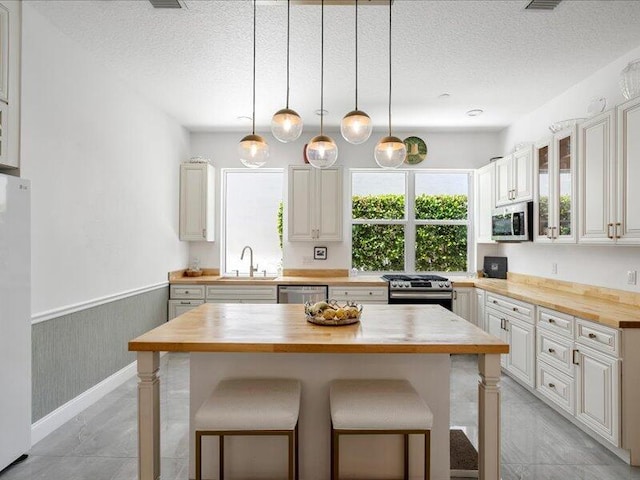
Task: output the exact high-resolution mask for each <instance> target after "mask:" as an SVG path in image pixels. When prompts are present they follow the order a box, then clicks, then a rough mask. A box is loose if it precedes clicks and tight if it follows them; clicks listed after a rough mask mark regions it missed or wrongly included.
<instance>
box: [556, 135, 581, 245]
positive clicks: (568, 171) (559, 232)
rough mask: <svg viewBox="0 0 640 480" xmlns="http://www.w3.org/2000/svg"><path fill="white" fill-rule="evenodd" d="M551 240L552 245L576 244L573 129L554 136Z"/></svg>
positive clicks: (574, 143) (574, 141) (574, 139)
mask: <svg viewBox="0 0 640 480" xmlns="http://www.w3.org/2000/svg"><path fill="white" fill-rule="evenodd" d="M553 152H554V154H555V155H554V159H553V162H552V163H553V175H552V176H551V178H552V179H553V183H554V185H553V187H552V188H551V194H552V197H551V198H553V210H552V213H551V218H552V222H553V223H552V228H553V232H552V237H553V241H554V242H555V243H575V241H576V219H575V212H576V206H575V205H576V158H577V157H576V128H575V127H572V128H570V129H568V130H566V131H564V132H560V133H559V134H557V135H556V136H555V137H554V149H553Z"/></svg>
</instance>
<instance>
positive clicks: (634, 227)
mask: <svg viewBox="0 0 640 480" xmlns="http://www.w3.org/2000/svg"><path fill="white" fill-rule="evenodd" d="M579 140H580V164H579V172H580V222H579V229H580V234H579V241H580V243H596V244H602V243H605V244H613V243H617V244H626V245H638V244H640V209H638V205H640V190H639V189H638V185H639V184H640V98H635V99H632V100H630V101H629V102H626V103H623V104H622V105H619V106H618V107H617V108H616V109H615V110H610V111H608V112H605V113H603V114H601V115H598V116H597V117H594V118H592V119H590V120H588V121H586V122H585V123H583V124H582V125H581V126H580V129H579Z"/></svg>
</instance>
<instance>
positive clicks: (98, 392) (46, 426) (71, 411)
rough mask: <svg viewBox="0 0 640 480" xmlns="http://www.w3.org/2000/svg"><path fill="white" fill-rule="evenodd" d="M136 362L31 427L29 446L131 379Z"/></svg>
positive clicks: (134, 373) (134, 371)
mask: <svg viewBox="0 0 640 480" xmlns="http://www.w3.org/2000/svg"><path fill="white" fill-rule="evenodd" d="M136 373H137V372H136V362H133V363H130V364H129V365H127V366H126V367H124V368H123V369H121V370H118V371H117V372H116V373H114V374H113V375H111V376H110V377H107V378H105V379H104V380H103V381H101V382H100V383H98V384H96V385H94V386H93V387H91V388H90V389H89V390H86V391H84V392H82V393H81V394H80V395H78V396H77V397H75V398H73V399H71V400H69V401H68V402H67V403H65V404H64V405H62V406H60V407H58V408H56V409H55V410H54V411H53V412H51V413H49V414H48V415H46V416H44V417H42V418H41V419H40V420H38V421H37V422H36V423H34V424H32V425H31V446H33V445H35V444H36V443H38V442H39V441H40V440H42V439H43V438H44V437H46V436H47V435H49V434H50V433H51V432H53V431H54V430H56V429H57V428H59V427H61V426H62V425H63V424H64V423H66V422H68V421H69V420H71V419H72V418H74V417H75V416H76V415H78V414H79V413H81V412H82V411H83V410H85V409H86V408H88V407H90V406H91V405H93V404H94V403H96V402H97V401H98V400H100V399H101V398H102V397H104V396H105V395H106V394H108V393H110V392H112V391H113V390H115V389H116V388H118V387H119V386H120V385H122V384H123V383H124V382H126V381H127V380H129V379H130V378H131V377H133V376H135V375H136Z"/></svg>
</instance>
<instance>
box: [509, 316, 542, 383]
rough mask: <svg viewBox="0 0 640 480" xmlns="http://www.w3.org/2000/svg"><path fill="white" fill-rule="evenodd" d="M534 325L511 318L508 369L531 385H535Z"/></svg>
mask: <svg viewBox="0 0 640 480" xmlns="http://www.w3.org/2000/svg"><path fill="white" fill-rule="evenodd" d="M533 331H534V327H533V325H530V324H528V323H526V322H522V321H520V320H516V319H515V318H509V319H508V321H507V332H508V337H509V361H508V364H507V370H508V371H509V372H510V373H511V374H512V375H514V376H516V377H518V378H519V379H520V380H522V381H523V382H525V383H526V384H527V385H529V386H530V387H532V388H533V387H535V364H536V360H535V335H534V333H533Z"/></svg>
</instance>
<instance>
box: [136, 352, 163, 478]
mask: <svg viewBox="0 0 640 480" xmlns="http://www.w3.org/2000/svg"><path fill="white" fill-rule="evenodd" d="M159 367H160V354H159V352H138V378H139V382H138V479H139V480H158V479H159V478H160V379H159V378H158V369H159Z"/></svg>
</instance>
